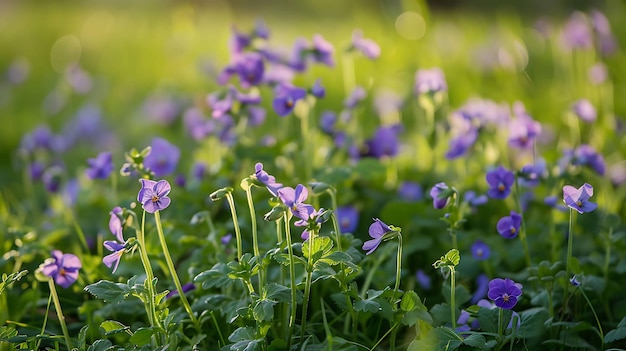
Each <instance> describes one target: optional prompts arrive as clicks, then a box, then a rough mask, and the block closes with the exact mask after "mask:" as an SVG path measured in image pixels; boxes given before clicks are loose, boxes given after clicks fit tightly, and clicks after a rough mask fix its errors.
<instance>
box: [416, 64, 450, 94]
mask: <svg viewBox="0 0 626 351" xmlns="http://www.w3.org/2000/svg"><path fill="white" fill-rule="evenodd" d="M413 90H414V92H415V94H418V95H420V94H428V93H436V92H439V91H448V84H447V83H446V77H445V76H444V74H443V71H442V70H441V69H440V68H438V67H434V68H430V69H419V70H417V72H416V73H415V86H414V87H413Z"/></svg>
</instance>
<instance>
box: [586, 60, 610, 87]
mask: <svg viewBox="0 0 626 351" xmlns="http://www.w3.org/2000/svg"><path fill="white" fill-rule="evenodd" d="M587 74H588V76H589V81H590V82H591V84H594V85H600V84H602V83H604V82H606V80H607V79H608V77H609V72H608V71H607V69H606V66H605V65H604V63H602V62H598V63H596V64H594V65H593V66H591V67H590V68H589V71H588V73H587Z"/></svg>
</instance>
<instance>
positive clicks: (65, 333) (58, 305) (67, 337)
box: [48, 279, 72, 350]
mask: <svg viewBox="0 0 626 351" xmlns="http://www.w3.org/2000/svg"><path fill="white" fill-rule="evenodd" d="M48 285H49V286H50V295H51V296H52V301H54V309H55V310H56V311H57V317H58V318H59V323H61V329H62V330H63V336H64V337H65V345H66V346H67V349H68V350H71V349H72V342H71V341H70V334H69V333H68V331H67V325H66V324H65V316H64V315H63V311H62V310H61V302H60V301H59V295H58V294H57V289H56V287H55V285H54V280H52V279H48Z"/></svg>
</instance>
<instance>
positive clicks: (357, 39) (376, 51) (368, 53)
mask: <svg viewBox="0 0 626 351" xmlns="http://www.w3.org/2000/svg"><path fill="white" fill-rule="evenodd" d="M352 47H353V48H354V49H355V50H358V51H359V52H361V53H362V54H363V56H365V57H367V58H368V59H371V60H375V59H377V58H378V57H379V56H380V46H379V45H378V44H377V43H376V42H375V41H373V40H372V39H367V38H363V31H362V30H360V29H356V30H354V31H353V32H352Z"/></svg>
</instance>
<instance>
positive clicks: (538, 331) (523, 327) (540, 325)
mask: <svg viewBox="0 0 626 351" xmlns="http://www.w3.org/2000/svg"><path fill="white" fill-rule="evenodd" d="M520 318H521V323H520V327H519V328H518V330H517V334H518V336H519V337H521V338H526V339H532V338H538V337H540V336H542V335H543V334H544V332H545V331H546V328H545V327H544V323H545V322H546V321H547V320H548V318H550V313H549V312H548V310H547V309H545V308H543V307H536V308H531V309H529V310H526V311H524V312H521V313H520Z"/></svg>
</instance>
